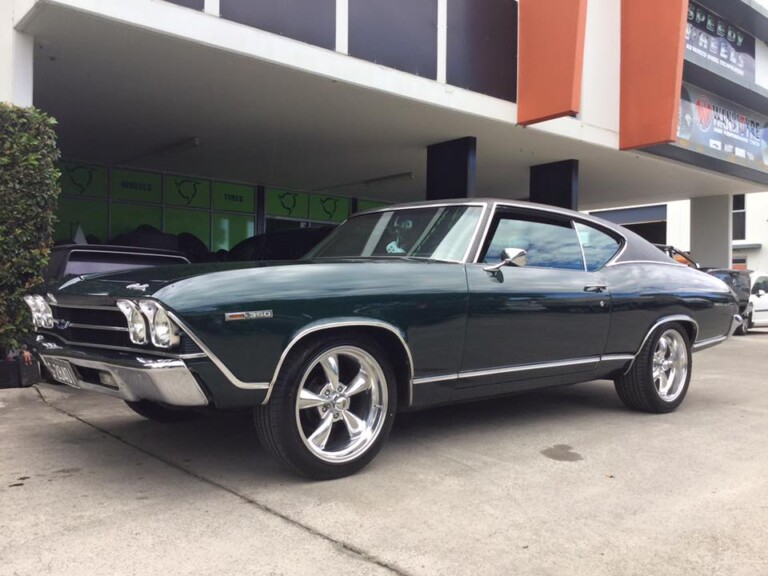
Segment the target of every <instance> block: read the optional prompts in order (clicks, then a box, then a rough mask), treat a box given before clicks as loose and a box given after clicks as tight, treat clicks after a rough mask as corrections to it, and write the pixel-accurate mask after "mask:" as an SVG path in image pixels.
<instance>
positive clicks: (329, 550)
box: [0, 330, 768, 576]
mask: <svg viewBox="0 0 768 576" xmlns="http://www.w3.org/2000/svg"><path fill="white" fill-rule="evenodd" d="M767 353H768V330H761V331H755V332H754V333H752V334H750V335H749V336H747V337H736V338H732V339H730V340H729V341H728V342H726V343H725V344H724V345H721V346H718V347H716V348H714V349H711V350H707V351H704V352H701V353H698V354H696V355H695V356H694V377H693V381H692V384H691V389H690V391H689V394H688V397H687V399H686V400H685V402H684V403H683V405H682V407H681V408H680V409H679V410H678V411H677V412H675V413H673V414H670V415H664V416H654V415H646V414H639V413H634V412H631V411H628V410H626V409H625V408H624V407H623V405H622V404H621V403H620V402H619V400H618V398H617V397H616V394H615V392H614V391H613V386H612V385H611V384H610V383H608V382H591V383H588V384H582V385H578V386H572V387H567V388H560V389H552V390H546V391H542V392H537V393H532V394H526V395H521V396H514V397H510V398H505V399H501V400H493V401H487V402H478V403H474V404H470V405H462V406H452V407H446V408H439V409H435V410H430V411H425V412H420V413H414V414H407V415H400V416H398V419H397V420H396V422H395V427H394V430H393V433H392V436H391V438H390V441H389V443H388V445H387V446H386V447H385V448H384V450H383V451H382V453H381V454H380V455H379V456H378V457H377V458H376V460H374V462H373V463H372V464H371V465H370V466H369V467H368V468H366V469H365V470H363V471H362V472H361V473H360V474H358V475H356V476H354V477H351V478H346V479H342V480H337V481H333V482H325V483H312V482H307V481H304V480H300V479H297V478H295V477H294V476H292V475H291V474H290V473H288V472H286V471H285V470H283V469H282V468H280V467H279V466H278V465H277V464H275V463H274V462H272V461H271V460H269V459H268V458H267V456H266V454H265V452H264V451H263V450H262V449H261V447H259V446H258V442H257V440H256V438H255V433H254V432H253V430H252V426H251V424H250V419H249V418H248V417H247V416H245V415H211V416H205V417H203V418H202V419H200V420H198V421H195V422H190V423H182V424H158V423H154V422H149V421H146V420H143V419H142V418H140V417H139V416H137V415H135V414H134V413H133V412H131V411H130V410H129V409H128V408H127V407H125V406H124V405H123V404H122V403H121V402H119V401H117V400H114V399H111V398H107V397H104V396H101V395H97V394H91V393H85V392H79V391H74V390H69V389H67V388H63V387H58V386H48V385H40V386H38V387H37V388H36V389H22V390H2V391H0V534H2V535H3V536H2V539H0V575H2V576H5V575H15V574H19V575H27V574H29V575H32V574H34V575H37V574H62V575H67V574H77V575H88V574H99V575H104V574H142V575H143V574H157V573H160V572H162V573H164V574H168V575H176V574H206V575H210V574H266V575H281V574H285V575H289V574H320V573H324V574H333V575H336V574H376V575H378V574H408V575H414V576H416V575H419V576H421V575H424V576H427V575H438V574H446V575H448V574H450V575H460V574H467V575H470V574H471V575H478V574H483V575H494V574H499V575H501V574H504V575H507V574H516V575H519V574H532V575H533V574H535V575H546V574H558V575H563V574H573V575H585V574H589V575H613V574H621V575H625V574H643V575H647V574H655V575H661V574H664V575H666V574H670V575H677V574H680V575H682V574H685V575H690V574H723V575H727V576H736V575H740V574H745V575H746V574H749V575H750V576H756V575H762V574H768V547H766V546H765V542H768V450H766V438H768V360H766V355H767Z"/></svg>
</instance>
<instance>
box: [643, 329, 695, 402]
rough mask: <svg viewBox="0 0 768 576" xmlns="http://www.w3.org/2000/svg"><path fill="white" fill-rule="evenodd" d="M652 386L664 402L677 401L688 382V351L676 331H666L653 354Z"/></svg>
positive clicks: (680, 335) (681, 337)
mask: <svg viewBox="0 0 768 576" xmlns="http://www.w3.org/2000/svg"><path fill="white" fill-rule="evenodd" d="M652 376H653V385H654V386H655V387H656V392H657V393H658V395H659V398H661V399H662V400H664V401H665V402H672V401H674V400H676V399H677V397H678V396H679V395H680V393H681V392H682V391H683V387H684V386H685V384H686V383H687V381H688V349H687V347H686V343H685V340H683V336H682V334H681V333H680V332H678V331H677V330H674V329H671V330H666V331H665V332H664V333H663V334H662V335H661V337H660V338H659V339H658V341H657V342H656V349H655V350H654V352H653V372H652Z"/></svg>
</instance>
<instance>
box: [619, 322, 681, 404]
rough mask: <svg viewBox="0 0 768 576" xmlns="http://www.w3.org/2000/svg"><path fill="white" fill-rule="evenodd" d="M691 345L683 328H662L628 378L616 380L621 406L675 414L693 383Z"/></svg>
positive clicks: (650, 341)
mask: <svg viewBox="0 0 768 576" xmlns="http://www.w3.org/2000/svg"><path fill="white" fill-rule="evenodd" d="M691 360H692V359H691V345H690V339H689V337H688V333H687V332H686V331H685V329H684V328H683V327H682V326H681V325H680V324H665V325H662V326H659V327H658V328H657V329H656V330H655V331H654V333H653V334H652V335H651V337H650V338H648V340H646V342H645V344H644V345H643V347H642V349H641V350H640V353H639V354H638V355H637V357H636V358H635V361H634V363H633V364H632V367H631V368H630V369H629V371H628V372H627V373H626V374H622V375H621V376H619V377H617V378H616V379H615V380H614V384H615V386H616V392H617V393H618V395H619V398H621V400H622V402H624V404H626V405H627V406H629V407H630V408H633V409H635V410H641V411H643V412H654V413H657V414H661V413H665V412H672V411H673V410H674V409H675V408H677V407H678V406H679V405H680V404H681V403H682V402H683V399H684V398H685V395H686V393H687V392H688V384H689V383H690V381H691V367H692V362H691Z"/></svg>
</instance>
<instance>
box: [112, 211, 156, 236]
mask: <svg viewBox="0 0 768 576" xmlns="http://www.w3.org/2000/svg"><path fill="white" fill-rule="evenodd" d="M110 214H111V222H112V226H111V230H110V237H111V238H114V237H115V236H119V235H120V234H125V233H126V232H133V231H134V230H136V228H138V227H139V226H141V225H142V224H149V225H150V226H153V227H155V228H157V229H158V230H162V227H163V216H162V212H161V209H160V206H146V205H142V204H112V207H111V208H110Z"/></svg>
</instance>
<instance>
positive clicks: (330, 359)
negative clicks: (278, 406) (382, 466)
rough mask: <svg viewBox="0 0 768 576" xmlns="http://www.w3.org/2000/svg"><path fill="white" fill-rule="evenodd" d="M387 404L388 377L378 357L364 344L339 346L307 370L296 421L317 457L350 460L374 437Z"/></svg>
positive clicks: (335, 460)
mask: <svg viewBox="0 0 768 576" xmlns="http://www.w3.org/2000/svg"><path fill="white" fill-rule="evenodd" d="M388 403H389V397H388V393H387V386H386V379H385V377H384V374H383V372H382V369H381V366H380V365H379V364H378V362H377V361H376V359H375V358H373V356H371V355H370V354H369V353H368V352H366V351H365V350H363V349H361V348H357V347H355V346H337V347H335V348H331V349H330V350H327V351H325V352H323V353H322V354H321V355H320V356H318V357H317V358H316V359H315V360H314V362H313V363H311V364H310V365H309V366H308V367H307V369H306V371H305V372H304V378H302V381H301V384H300V385H299V399H298V402H296V424H297V426H298V429H299V432H300V434H301V438H302V440H303V441H304V444H305V445H306V446H307V448H309V450H310V451H311V452H312V453H313V454H314V455H315V456H317V457H318V458H320V459H321V460H325V461H326V462H348V461H350V460H354V459H355V458H356V457H358V456H359V455H361V454H363V453H364V452H365V451H366V450H367V449H368V448H369V447H370V445H371V444H372V443H373V442H374V441H375V440H376V438H377V437H378V434H379V432H380V430H381V427H382V426H383V425H384V420H385V415H386V412H387V406H388Z"/></svg>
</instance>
